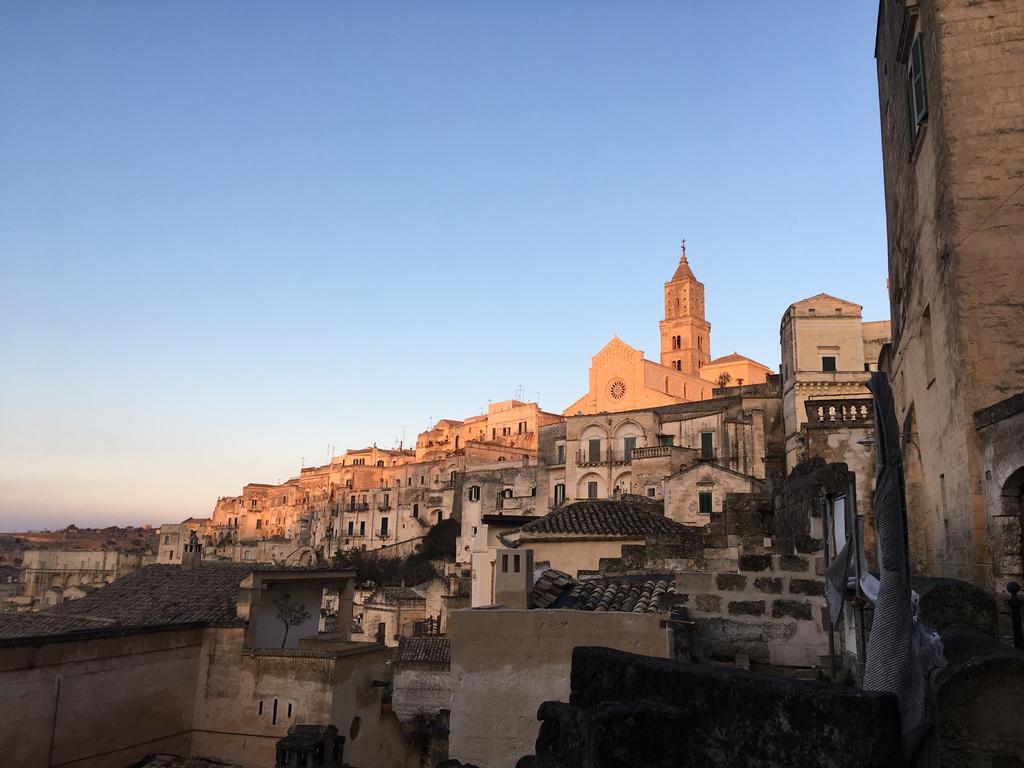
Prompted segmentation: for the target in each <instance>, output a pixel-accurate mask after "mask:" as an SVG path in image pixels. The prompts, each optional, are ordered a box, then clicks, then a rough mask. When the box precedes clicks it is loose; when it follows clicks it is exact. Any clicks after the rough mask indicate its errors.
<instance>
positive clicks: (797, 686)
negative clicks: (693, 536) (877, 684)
mask: <svg viewBox="0 0 1024 768" xmlns="http://www.w3.org/2000/svg"><path fill="white" fill-rule="evenodd" d="M714 624H715V626H713V627H711V628H710V632H709V634H708V638H707V640H708V641H709V642H710V641H711V639H712V638H718V637H720V638H721V639H722V640H723V641H724V642H725V643H726V644H732V645H734V646H736V647H739V646H742V645H744V644H746V643H747V642H749V641H750V640H753V639H754V638H755V637H756V631H757V629H758V625H755V624H743V623H739V622H730V621H729V620H727V619H719V620H715V621H714ZM740 638H743V639H740ZM740 654H746V651H744V650H736V651H735V653H733V654H732V655H733V657H735V656H736V655H740ZM751 658H752V659H753V660H755V661H757V660H761V661H764V660H766V659H765V657H763V656H762V658H761V659H758V658H756V657H754V656H751ZM623 680H629V681H630V684H629V685H628V686H624V685H623ZM570 701H571V702H572V703H571V704H569V705H565V704H553V703H546V704H544V705H543V706H542V707H541V711H540V713H539V715H538V717H539V719H540V720H541V727H540V736H539V738H538V739H537V742H536V750H537V761H536V764H537V766H538V768H555V767H556V766H557V768H610V767H611V766H616V767H617V768H621V767H622V766H627V765H629V766H670V765H672V766H675V765H695V766H696V765H701V766H705V765H706V766H717V765H728V766H735V767H736V768H755V767H756V768H769V766H776V767H778V766H786V768H812V767H813V768H818V767H819V766H822V765H830V766H858V768H883V766H884V767H885V768H892V767H893V766H899V765H902V764H903V758H902V754H901V742H900V729H899V711H898V706H899V705H898V701H897V700H896V697H895V696H892V695H888V694H874V693H867V692H864V691H859V690H856V689H851V688H847V687H845V686H834V685H822V684H819V683H814V682H807V681H794V680H788V679H785V678H781V677H775V676H770V675H763V674H758V673H755V672H745V671H741V670H736V669H725V668H722V667H715V666H710V665H704V664H682V663H678V662H672V661H668V660H663V659H653V658H647V657H639V656H630V655H628V654H623V653H620V652H617V651H610V650H608V649H604V648H588V647H579V648H577V649H576V650H575V651H574V652H573V662H572V690H571V694H570ZM573 710H576V711H575V712H574V711H573ZM822 724H828V727H822ZM865 733H870V734H871V738H864V734H865Z"/></svg>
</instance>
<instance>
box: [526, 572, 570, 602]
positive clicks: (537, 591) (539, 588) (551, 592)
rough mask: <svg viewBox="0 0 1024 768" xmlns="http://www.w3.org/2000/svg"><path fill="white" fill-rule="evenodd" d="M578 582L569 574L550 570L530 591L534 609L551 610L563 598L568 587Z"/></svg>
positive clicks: (543, 574) (541, 576)
mask: <svg viewBox="0 0 1024 768" xmlns="http://www.w3.org/2000/svg"><path fill="white" fill-rule="evenodd" d="M575 583H576V580H575V579H574V578H573V577H572V576H570V575H569V574H568V573H563V572H562V571H558V570H555V569H554V568H548V569H547V570H546V571H544V573H542V574H541V575H540V577H539V578H538V579H537V581H536V582H534V585H533V589H532V590H530V604H531V605H532V606H533V607H534V608H550V607H551V606H552V605H553V604H554V603H555V602H556V601H557V600H558V598H560V597H561V596H562V593H563V592H565V590H566V588H567V587H572V586H573V585H574V584H575Z"/></svg>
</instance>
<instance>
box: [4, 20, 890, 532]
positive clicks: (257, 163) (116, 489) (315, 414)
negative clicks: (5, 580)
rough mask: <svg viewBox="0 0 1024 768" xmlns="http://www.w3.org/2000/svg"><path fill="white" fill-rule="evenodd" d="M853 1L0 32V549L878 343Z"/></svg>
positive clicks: (867, 140) (863, 52)
mask: <svg viewBox="0 0 1024 768" xmlns="http://www.w3.org/2000/svg"><path fill="white" fill-rule="evenodd" d="M875 17H876V7H875V3H873V2H852V3H821V2H810V1H809V0H808V1H806V2H805V1H799V2H798V1H797V0H785V1H783V0H779V1H778V2H760V1H758V2H753V1H749V2H733V3H700V2H686V3H680V2H665V3H644V4H638V3H618V2H616V3H613V2H603V3H602V2H597V3H595V2H565V3H541V2H536V3H534V2H519V1H517V2H506V3H503V4H498V3H474V2H444V3H423V2H416V3H339V2H304V3H280V2H278V3H262V2H251V1H248V0H247V1H246V2H242V1H241V0H237V1H236V2H205V1H204V2H198V1H196V2H185V1H184V0H178V1H177V2H164V3H137V2H128V1H127V0H125V1H123V2H114V1H113V0H111V1H110V2H84V1H82V2H74V3H49V2H40V1H39V0H27V1H26V2H11V0H8V2H4V3H3V4H2V5H0V260H2V264H0V266H2V273H0V274H2V279H0V361H2V362H0V529H8V530H10V529H18V528H23V527H26V526H31V527H37V528H38V527H43V526H63V525H65V524H67V523H70V522H75V523H77V524H78V525H84V524H111V523H118V524H120V523H142V522H152V523H160V522H167V521H177V520H180V519H183V518H185V517H186V516H188V515H192V514H205V513H208V512H209V511H210V510H211V509H212V506H213V503H214V500H215V499H216V497H217V496H218V495H230V494H234V493H237V492H238V491H239V489H240V487H241V486H242V485H243V484H244V483H245V482H248V481H263V482H275V481H277V480H278V479H282V480H283V479H286V478H287V477H289V476H290V475H294V474H296V473H297V472H298V469H299V467H300V464H301V462H302V460H303V458H304V459H305V462H306V464H307V465H311V464H318V463H322V462H323V461H324V460H325V458H326V456H327V446H328V444H335V445H336V446H337V448H338V451H339V452H340V450H341V449H343V448H345V447H346V446H348V447H358V446H362V445H365V444H368V443H372V442H375V441H376V442H377V443H379V444H380V445H382V446H390V445H391V444H393V443H395V442H397V440H398V439H400V438H401V436H402V435H403V434H404V436H405V440H406V442H407V443H408V442H411V441H413V440H414V439H415V436H416V433H417V432H418V431H420V430H422V429H424V428H426V427H427V426H428V424H429V423H430V421H431V419H434V420H436V419H438V418H441V417H446V416H447V417H452V418H460V417H465V416H469V415H473V414H476V413H479V412H480V411H481V409H482V408H484V407H486V404H487V401H488V399H493V400H501V399H507V398H510V397H512V395H513V392H514V390H515V388H516V387H517V386H519V385H521V386H522V387H523V389H524V391H525V393H526V395H527V397H528V398H529V399H535V398H536V396H537V393H538V392H539V393H540V402H541V404H542V406H543V407H545V408H547V409H549V410H556V411H560V410H561V409H562V408H564V407H565V406H566V405H568V404H569V403H570V402H572V401H573V400H574V399H575V398H577V397H578V396H579V395H580V394H582V393H583V391H584V390H585V388H586V384H587V367H588V364H589V360H590V356H591V355H592V354H594V353H595V352H596V351H597V350H598V349H600V347H601V346H602V345H603V344H604V343H605V342H606V341H607V340H608V339H609V338H610V337H611V336H612V334H615V333H617V334H618V335H619V336H620V337H622V338H623V339H624V340H626V341H627V342H629V343H631V344H633V345H634V346H637V347H640V348H641V349H644V350H646V351H647V352H648V355H649V356H651V357H655V356H656V355H657V352H658V336H657V322H658V320H659V319H660V317H661V314H662V283H663V282H664V281H665V280H667V279H668V278H669V277H670V276H671V274H672V271H673V269H674V267H675V264H676V260H677V258H678V245H679V240H680V238H681V237H683V236H685V237H686V238H687V243H688V253H689V255H690V261H691V264H692V265H693V269H694V271H695V272H696V274H697V276H698V277H699V278H700V279H701V280H702V281H703V282H704V283H705V285H706V292H707V307H708V316H709V317H708V319H709V320H710V321H711V323H712V353H713V354H714V355H716V356H717V355H722V354H728V353H730V352H733V351H740V352H742V353H744V354H747V355H749V356H751V357H754V358H756V359H759V360H761V361H763V362H765V363H766V364H768V365H771V366H772V367H773V368H774V367H777V366H778V359H779V349H778V343H779V342H778V326H779V319H780V317H781V315H782V312H783V311H784V310H785V308H786V307H787V306H788V305H789V304H790V303H792V302H793V301H796V300H799V299H801V298H804V297H806V296H809V295H812V294H815V293H818V292H820V291H826V292H829V293H834V294H837V295H839V296H842V297H843V298H847V299H850V300H852V301H856V302H858V303H860V304H863V305H864V308H865V313H864V314H865V317H866V318H867V319H884V318H886V317H888V303H887V299H886V294H885V278H886V273H885V221H884V200H883V194H882V180H881V160H880V146H879V127H878V106H877V95H876V86H875V75H874V60H873V57H872V49H873V43H874V25H875Z"/></svg>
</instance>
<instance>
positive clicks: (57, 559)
mask: <svg viewBox="0 0 1024 768" xmlns="http://www.w3.org/2000/svg"><path fill="white" fill-rule="evenodd" d="M146 559H147V556H146V555H142V554H136V553H128V552H119V551H116V550H102V549H100V550H79V549H27V550H25V553H24V555H23V561H22V577H21V580H22V583H23V592H22V594H23V595H24V596H25V597H27V598H29V599H30V600H31V601H32V604H33V605H38V604H40V603H43V602H46V603H47V604H49V605H56V604H58V603H60V602H62V600H63V592H64V591H65V590H67V589H68V588H69V587H78V586H82V585H89V586H96V587H100V586H105V585H107V584H110V583H111V582H112V581H114V580H115V579H119V578H120V577H122V576H124V575H126V574H128V573H131V572H132V571H134V570H136V569H138V568H141V567H142V566H143V564H144V563H145V561H146ZM50 590H53V591H51V592H50V595H51V596H50V598H49V600H48V601H47V600H44V598H45V596H46V593H47V592H48V591H50Z"/></svg>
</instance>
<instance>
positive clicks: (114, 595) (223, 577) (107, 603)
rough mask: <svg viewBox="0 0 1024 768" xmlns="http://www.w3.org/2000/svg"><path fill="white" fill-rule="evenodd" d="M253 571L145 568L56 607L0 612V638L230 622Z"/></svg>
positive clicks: (223, 566)
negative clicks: (241, 586)
mask: <svg viewBox="0 0 1024 768" xmlns="http://www.w3.org/2000/svg"><path fill="white" fill-rule="evenodd" d="M253 570H255V569H254V567H253V566H252V565H245V564H242V563H203V564H202V565H200V566H199V567H198V568H194V569H189V568H182V567H181V566H180V565H147V566H146V567H145V568H140V569H139V570H137V571H132V572H131V573H129V574H128V575H127V576H124V577H123V578H120V579H118V580H117V581H115V582H113V583H112V584H110V585H108V586H106V587H104V588H103V589H98V590H96V591H95V592H92V593H91V594H88V595H86V596H84V597H82V598H79V599H78V600H74V601H72V602H69V603H65V604H63V605H61V606H59V607H58V608H54V609H51V610H48V611H41V612H39V613H34V614H0V639H11V638H29V637H41V636H52V635H59V634H66V633H71V632H79V631H82V630H90V629H103V628H114V627H156V626H167V625H174V624H194V623H204V624H215V623H228V622H233V621H235V620H236V613H237V604H236V601H237V599H238V596H239V586H238V585H239V582H241V581H242V579H243V578H245V576H246V575H247V574H248V573H251V572H252V571H253Z"/></svg>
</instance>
